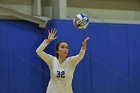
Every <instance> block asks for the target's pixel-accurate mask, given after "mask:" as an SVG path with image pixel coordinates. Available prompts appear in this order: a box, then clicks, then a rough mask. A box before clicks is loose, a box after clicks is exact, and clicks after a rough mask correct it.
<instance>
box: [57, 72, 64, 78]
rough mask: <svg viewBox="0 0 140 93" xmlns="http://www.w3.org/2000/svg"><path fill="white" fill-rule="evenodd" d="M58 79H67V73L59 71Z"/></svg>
mask: <svg viewBox="0 0 140 93" xmlns="http://www.w3.org/2000/svg"><path fill="white" fill-rule="evenodd" d="M57 77H58V78H65V71H57Z"/></svg>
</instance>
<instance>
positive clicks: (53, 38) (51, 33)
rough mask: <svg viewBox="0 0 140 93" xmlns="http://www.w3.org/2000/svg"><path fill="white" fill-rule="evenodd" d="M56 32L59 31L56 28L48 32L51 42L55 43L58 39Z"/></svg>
mask: <svg viewBox="0 0 140 93" xmlns="http://www.w3.org/2000/svg"><path fill="white" fill-rule="evenodd" d="M56 32H57V30H56V29H55V28H53V29H51V30H48V40H49V41H53V40H55V39H56V38H57V37H56Z"/></svg>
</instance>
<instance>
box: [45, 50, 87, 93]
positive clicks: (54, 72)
mask: <svg viewBox="0 0 140 93" xmlns="http://www.w3.org/2000/svg"><path fill="white" fill-rule="evenodd" d="M84 54H85V51H84V50H81V52H80V54H79V55H76V56H72V57H68V58H67V59H66V60H65V61H64V63H62V64H60V63H59V61H58V59H57V58H56V57H54V56H51V55H49V54H47V55H48V56H49V57H50V60H48V62H47V64H48V66H49V69H50V76H51V78H50V81H49V84H48V88H47V92H46V93H73V91H72V79H73V73H74V70H75V67H76V65H77V64H78V62H79V61H80V60H81V59H82V58H83V56H84Z"/></svg>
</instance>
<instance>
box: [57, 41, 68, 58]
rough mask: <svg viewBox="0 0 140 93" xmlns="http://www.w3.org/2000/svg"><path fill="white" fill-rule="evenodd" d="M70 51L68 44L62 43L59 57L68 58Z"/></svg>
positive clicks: (59, 48)
mask: <svg viewBox="0 0 140 93" xmlns="http://www.w3.org/2000/svg"><path fill="white" fill-rule="evenodd" d="M68 50H69V47H68V44H67V43H65V42H62V43H60V45H59V47H58V51H57V53H58V55H59V57H64V58H66V57H67V55H68Z"/></svg>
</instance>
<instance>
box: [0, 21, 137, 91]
mask: <svg viewBox="0 0 140 93" xmlns="http://www.w3.org/2000/svg"><path fill="white" fill-rule="evenodd" d="M50 28H56V29H57V30H58V31H57V37H58V38H57V40H55V41H53V42H51V44H50V45H49V46H48V47H47V48H46V50H45V51H46V52H47V53H49V54H51V55H55V45H56V43H58V42H60V41H66V42H68V44H69V47H70V49H69V56H72V55H76V54H78V53H79V51H80V49H81V45H82V41H83V40H84V39H85V38H86V37H87V36H89V37H90V38H91V39H90V41H89V42H88V45H87V50H86V54H85V56H84V59H83V60H82V61H81V62H80V63H79V64H78V65H77V67H76V69H75V73H74V77H73V91H74V93H140V89H139V86H140V74H139V73H140V68H139V66H140V63H139V61H140V48H139V47H140V42H139V40H140V25H136V24H111V23H95V22H93V23H90V24H89V26H88V27H87V29H85V30H79V29H77V28H75V27H74V26H73V24H72V20H50V21H49V22H48V24H47V26H46V28H39V27H38V25H36V24H33V23H30V22H26V21H9V20H0V29H1V31H0V63H1V65H0V93H45V92H46V88H47V85H48V81H49V78H50V72H49V69H48V66H47V65H46V64H45V62H43V61H42V60H41V59H40V58H39V57H38V56H37V55H36V52H35V50H36V48H37V47H38V46H39V45H40V43H41V42H42V41H43V40H44V39H45V38H47V35H48V29H50Z"/></svg>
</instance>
